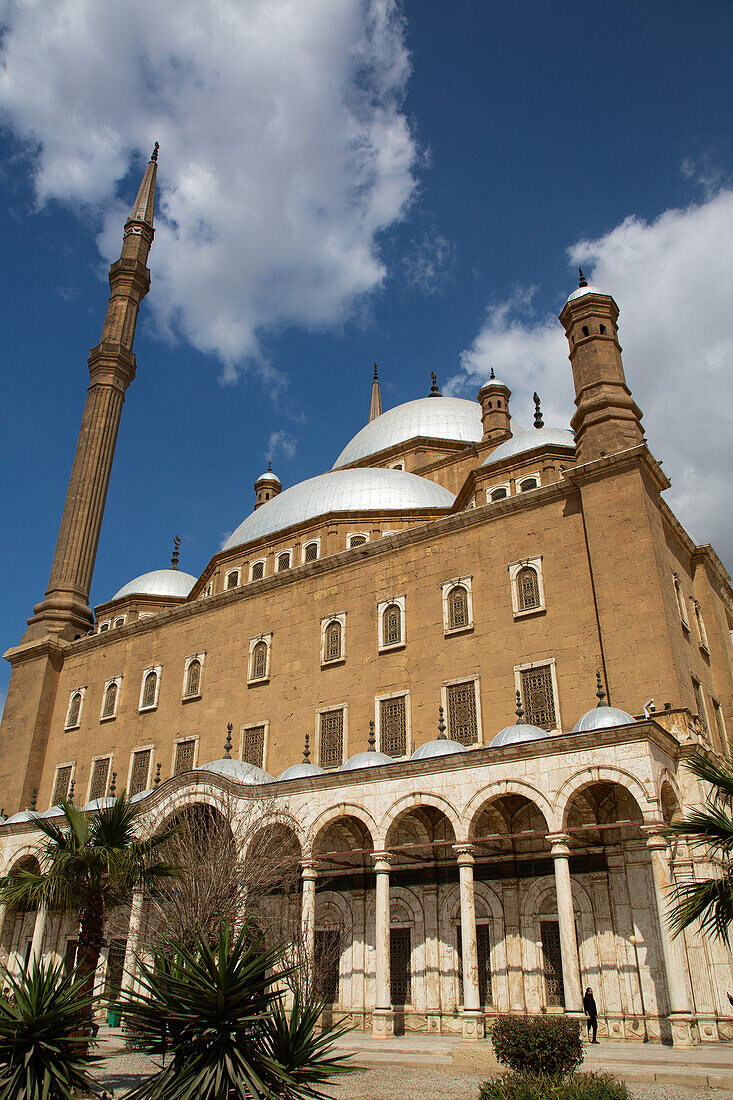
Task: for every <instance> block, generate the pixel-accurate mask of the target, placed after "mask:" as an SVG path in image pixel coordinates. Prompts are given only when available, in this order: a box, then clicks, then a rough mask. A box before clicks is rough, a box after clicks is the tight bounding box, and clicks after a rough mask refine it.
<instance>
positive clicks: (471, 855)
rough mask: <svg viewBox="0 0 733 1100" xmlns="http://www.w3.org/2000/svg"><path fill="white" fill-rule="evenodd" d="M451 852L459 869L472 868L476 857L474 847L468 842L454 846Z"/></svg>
mask: <svg viewBox="0 0 733 1100" xmlns="http://www.w3.org/2000/svg"><path fill="white" fill-rule="evenodd" d="M453 851H454V852H455V854H456V862H457V863H458V866H459V867H473V864H474V859H475V856H476V845H475V844H470V843H469V842H465V843H461V844H454V845H453Z"/></svg>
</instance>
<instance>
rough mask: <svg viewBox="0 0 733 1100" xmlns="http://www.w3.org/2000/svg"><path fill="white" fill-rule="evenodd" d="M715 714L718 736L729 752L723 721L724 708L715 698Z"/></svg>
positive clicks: (725, 750) (722, 746)
mask: <svg viewBox="0 0 733 1100" xmlns="http://www.w3.org/2000/svg"><path fill="white" fill-rule="evenodd" d="M713 714H714V715H715V728H716V729H717V731H718V737H719V738H720V747H721V748H722V750H723V752H724V753H726V754H727V752H728V738H727V737H726V734H725V723H724V722H723V710H722V708H721V706H720V703H719V702H718V700H717V699H713Z"/></svg>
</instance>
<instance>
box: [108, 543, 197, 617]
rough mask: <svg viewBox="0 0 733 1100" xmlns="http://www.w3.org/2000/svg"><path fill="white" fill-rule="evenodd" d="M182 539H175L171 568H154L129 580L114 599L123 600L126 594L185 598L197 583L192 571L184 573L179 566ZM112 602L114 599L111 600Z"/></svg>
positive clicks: (116, 593)
mask: <svg viewBox="0 0 733 1100" xmlns="http://www.w3.org/2000/svg"><path fill="white" fill-rule="evenodd" d="M180 546H181V539H180V536H179V535H176V537H175V538H174V539H173V553H172V555H171V564H170V569H153V570H152V572H150V573H141V575H140V576H139V577H135V578H134V580H131V581H128V582H127V584H125V585H123V586H122V588H121V589H120V590H119V592H115V594H114V596H113V597H112V600H121V599H122V598H123V597H124V596H159V597H160V598H161V599H166V598H168V599H178V600H182V599H183V600H185V598H186V597H187V596H188V594H189V593H190V591H191V589H192V588H193V586H194V585H195V583H196V578H195V577H192V576H191V574H190V573H182V572H181V570H180V569H179V568H178V559H179V557H180ZM110 602H112V601H110Z"/></svg>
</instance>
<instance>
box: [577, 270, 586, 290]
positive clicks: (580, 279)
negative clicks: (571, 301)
mask: <svg viewBox="0 0 733 1100" xmlns="http://www.w3.org/2000/svg"><path fill="white" fill-rule="evenodd" d="M584 286H588V280H587V279H586V277H585V275H584V274H583V268H582V267H579V268H578V290H580V289H581V287H584Z"/></svg>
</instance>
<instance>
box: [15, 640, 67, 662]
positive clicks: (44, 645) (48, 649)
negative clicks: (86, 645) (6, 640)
mask: <svg viewBox="0 0 733 1100" xmlns="http://www.w3.org/2000/svg"><path fill="white" fill-rule="evenodd" d="M71 645H73V642H67V641H63V640H61V639H59V638H57V637H55V636H54V637H50V636H48V637H45V638H40V639H39V640H38V641H32V642H26V643H25V644H24V643H22V642H21V644H20V645H17V646H11V647H10V649H8V650H6V651H5V653H4V654H3V657H4V658H5V660H6V661H8V662H9V663H10V664H11V665H12V666H13V668H15V666H16V665H22V664H25V663H26V662H27V661H35V660H38V658H39V657H48V656H55V657H63V654H64V653H65V652H66V651H68V649H69V647H70V646H71Z"/></svg>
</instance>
